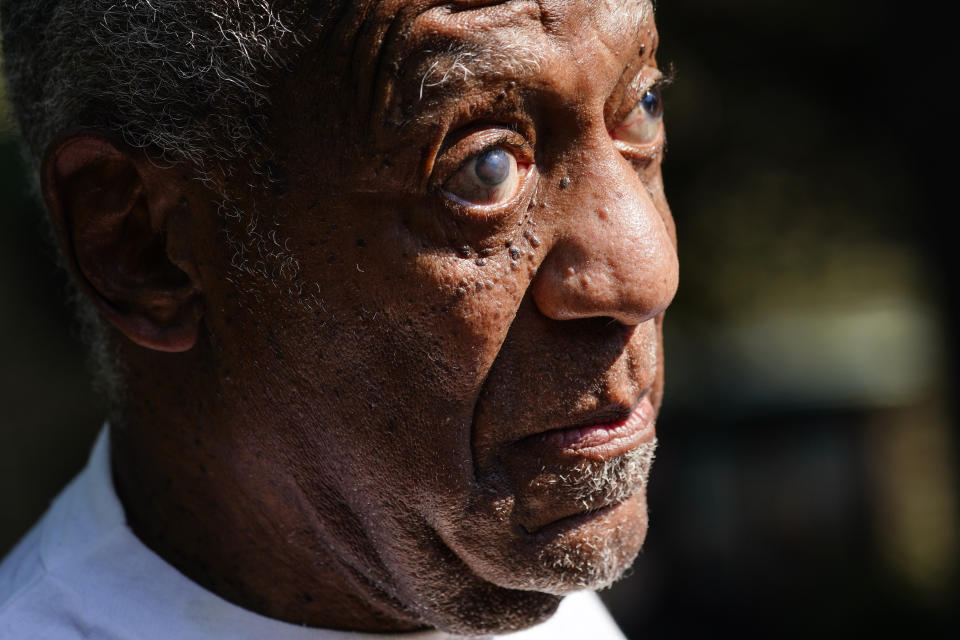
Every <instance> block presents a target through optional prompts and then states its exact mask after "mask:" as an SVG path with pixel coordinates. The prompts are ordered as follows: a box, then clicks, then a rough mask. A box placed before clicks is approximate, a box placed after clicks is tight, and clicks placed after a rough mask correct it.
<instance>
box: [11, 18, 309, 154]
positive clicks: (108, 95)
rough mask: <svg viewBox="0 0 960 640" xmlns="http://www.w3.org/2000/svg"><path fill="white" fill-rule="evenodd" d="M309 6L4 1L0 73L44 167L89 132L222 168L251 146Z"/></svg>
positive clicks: (28, 145)
mask: <svg viewBox="0 0 960 640" xmlns="http://www.w3.org/2000/svg"><path fill="white" fill-rule="evenodd" d="M304 4H305V3H304V2H299V1H294V2H278V1H276V0H203V1H202V2H198V1H197V0H0V20H2V31H3V50H4V67H5V72H6V77H7V83H8V88H9V92H10V97H11V101H12V103H13V107H14V112H15V114H16V118H17V122H18V124H19V128H20V132H21V135H22V138H23V142H24V146H25V151H26V155H27V157H28V159H29V160H30V161H31V163H32V165H33V168H34V169H36V168H37V167H39V164H40V162H41V160H42V158H43V154H44V153H45V151H46V149H47V147H48V146H49V145H50V144H51V143H52V142H53V141H54V140H56V138H57V137H58V136H60V135H63V134H64V133H65V132H68V131H71V130H77V129H95V130H98V131H103V132H106V133H112V134H115V135H117V136H119V137H120V138H121V139H122V140H123V141H124V142H126V143H127V144H129V145H131V146H132V147H135V148H143V149H149V150H150V151H151V152H152V153H155V154H157V155H158V157H159V158H162V159H167V160H171V161H178V160H186V161H189V162H191V163H193V164H195V165H197V166H199V167H207V166H210V165H211V163H217V164H220V165H221V166H226V165H227V164H228V163H229V162H230V161H231V160H234V159H236V158H238V157H242V156H243V155H244V154H245V153H246V152H247V151H248V150H249V148H250V146H251V145H253V144H255V143H256V142H257V139H258V136H257V132H258V129H259V128H260V127H261V126H262V124H263V121H262V119H263V115H262V114H263V108H264V106H265V105H266V103H267V101H268V95H267V86H266V83H265V77H266V73H267V72H268V71H269V70H270V69H271V68H276V67H277V66H278V65H279V64H280V62H281V61H280V58H279V52H280V51H282V50H284V49H285V48H287V47H288V45H289V43H290V42H295V41H296V40H297V36H296V34H295V33H294V32H293V31H292V30H291V28H290V26H288V25H289V24H292V23H293V22H295V21H296V20H297V19H298V12H301V13H302V11H303V5H304Z"/></svg>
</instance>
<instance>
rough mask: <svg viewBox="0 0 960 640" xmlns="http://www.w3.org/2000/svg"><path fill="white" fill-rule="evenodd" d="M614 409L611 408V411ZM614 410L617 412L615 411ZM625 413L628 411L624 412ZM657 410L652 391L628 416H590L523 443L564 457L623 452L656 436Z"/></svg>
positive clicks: (603, 456)
mask: <svg viewBox="0 0 960 640" xmlns="http://www.w3.org/2000/svg"><path fill="white" fill-rule="evenodd" d="M609 413H611V412H608V415H609ZM612 413H616V412H615V411H614V412H612ZM622 413H625V412H621V415H622ZM655 419H656V411H655V410H654V408H653V403H652V402H651V400H650V394H649V392H646V393H644V394H643V396H642V397H641V398H640V401H639V402H638V403H637V404H636V406H634V408H633V409H632V410H630V411H629V412H628V413H627V415H625V416H622V417H621V416H617V415H614V416H613V419H610V418H609V417H604V418H600V419H596V418H593V419H588V420H586V421H584V423H581V424H580V425H575V426H570V427H561V428H559V429H550V430H548V431H544V432H541V433H537V434H534V435H532V436H528V437H527V438H524V439H523V440H522V441H521V443H522V444H523V445H525V446H527V447H530V448H532V449H536V450H538V451H539V452H541V453H542V454H545V455H548V456H551V457H554V456H555V457H558V458H560V459H568V460H569V459H571V458H588V459H592V460H597V461H604V460H610V459H612V458H616V457H617V456H621V455H623V454H625V453H627V452H628V451H630V450H632V449H635V448H636V447H638V446H639V445H641V444H643V443H645V442H649V441H651V440H652V439H653V438H654V437H655V436H656V430H655V427H654V421H655Z"/></svg>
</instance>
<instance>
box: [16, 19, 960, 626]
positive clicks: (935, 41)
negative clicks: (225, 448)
mask: <svg viewBox="0 0 960 640" xmlns="http://www.w3.org/2000/svg"><path fill="white" fill-rule="evenodd" d="M822 7H827V8H822ZM937 22H938V20H937V19H936V18H932V17H931V16H929V15H926V14H920V15H911V14H908V13H907V12H906V10H905V9H904V5H903V4H902V3H893V2H889V3H882V2H880V3H878V2H872V3H862V2H855V1H854V0H837V1H835V2H832V3H829V4H828V5H816V6H811V5H810V3H789V2H783V1H780V2H770V1H768V0H767V1H765V0H739V1H737V2H733V1H732V0H711V1H703V0H701V1H699V2H697V1H694V0H670V1H668V2H662V3H660V4H659V6H658V23H659V27H660V33H661V38H662V46H661V53H660V56H659V59H660V62H661V66H670V65H673V66H674V67H675V72H676V80H675V83H674V84H673V86H671V87H670V88H669V89H668V91H667V93H666V97H665V100H666V104H667V119H668V131H669V140H670V142H669V150H668V154H667V160H666V163H665V166H664V172H665V180H666V184H667V193H668V195H669V197H670V201H671V204H672V207H673V211H674V214H675V217H676V219H677V225H678V228H679V235H680V248H681V287H680V293H679V295H678V297H677V299H676V302H675V303H674V305H673V306H672V307H671V309H670V311H669V313H668V320H667V324H666V342H667V344H666V349H667V363H668V367H667V397H666V402H665V405H664V410H663V413H662V416H661V419H660V421H659V423H658V433H659V437H660V442H661V448H660V451H659V454H658V462H657V465H656V467H655V469H656V470H655V473H654V475H653V480H652V483H651V487H650V511H651V529H650V534H649V537H648V542H647V545H646V548H645V551H644V552H643V554H642V555H641V557H640V558H639V559H638V561H637V563H636V564H635V567H634V570H633V572H632V574H631V575H630V576H629V577H628V578H627V579H625V580H623V581H622V582H620V583H618V584H617V585H616V586H615V587H614V588H613V589H611V590H609V591H608V592H605V595H604V597H605V599H606V600H607V602H608V604H609V606H610V607H611V609H612V610H613V612H614V614H615V616H616V617H617V619H618V621H619V622H620V624H621V626H622V627H623V629H624V630H625V632H626V633H627V634H628V637H630V638H687V637H703V636H704V635H706V636H708V637H726V636H728V635H729V636H732V635H737V636H738V637H777V638H793V637H804V638H806V637H810V636H811V635H816V636H817V637H838V636H840V635H844V636H847V635H850V634H855V635H856V636H857V637H862V636H866V635H867V634H870V635H875V636H879V637H885V636H893V635H897V636H909V637H917V638H927V637H929V638H939V637H954V638H955V637H960V635H958V633H960V623H958V610H960V581H958V574H960V432H958V429H957V404H956V400H955V398H954V397H953V395H954V393H953V390H954V388H955V386H956V372H957V362H958V359H957V341H956V339H955V336H954V331H953V328H954V327H956V326H958V325H957V322H958V314H957V306H956V304H957V300H956V292H955V291H954V290H953V289H952V288H951V286H950V285H951V282H950V280H951V278H950V277H949V274H952V273H954V272H955V271H956V267H957V265H956V254H957V253H958V251H957V249H956V248H955V247H954V246H953V241H952V239H951V235H950V233H948V226H947V221H946V220H945V217H946V216H945V215H944V214H946V213H949V212H951V211H953V212H956V211H957V206H956V204H955V203H954V202H952V201H951V200H950V199H949V198H948V195H949V194H947V193H946V191H947V188H946V186H942V185H950V184H951V183H952V182H953V180H954V178H953V176H952V175H950V174H948V171H950V172H952V168H953V167H952V165H955V164H956V163H955V162H950V161H947V160H945V158H949V157H951V155H952V154H950V152H949V149H950V147H949V146H948V144H952V143H948V142H947V135H946V134H947V129H948V127H947V123H948V122H949V120H948V119H947V116H946V111H947V109H948V108H949V102H948V101H947V99H946V97H945V96H943V95H941V91H940V90H939V86H941V85H942V84H944V82H945V80H944V78H945V77H949V76H948V74H945V73H939V72H938V69H937V66H938V64H937V61H938V60H941V59H945V58H943V55H944V53H945V50H946V48H947V47H946V45H945V44H944V45H941V44H940V43H948V42H949V41H950V34H948V33H947V32H946V26H945V24H944V25H943V26H940V25H938V24H936V23H937ZM939 22H944V21H942V20H940V21H939ZM12 136H13V131H12V129H11V126H10V122H9V114H8V112H7V111H6V108H5V105H4V104H3V101H2V93H0V487H2V490H0V555H2V554H3V553H5V552H6V550H8V549H9V548H10V547H11V546H12V545H13V544H14V543H15V541H16V540H17V539H18V538H19V537H20V536H21V535H22V534H23V533H24V532H25V531H26V529H27V528H28V527H29V526H30V524H31V523H32V522H33V521H34V520H36V518H37V517H39V515H40V514H41V513H42V511H43V510H44V509H45V508H46V506H47V504H48V503H49V500H50V499H51V498H52V497H53V496H54V495H55V494H56V492H57V491H58V490H59V488H60V487H61V486H62V485H63V484H64V483H65V482H66V481H67V480H68V479H69V478H70V477H71V476H72V475H73V474H74V473H75V472H76V471H77V470H78V469H79V468H80V467H81V465H82V464H83V462H84V460H85V458H86V455H87V452H88V448H89V445H90V443H91V442H92V439H93V436H94V434H95V432H96V431H97V430H98V428H99V426H100V424H101V421H102V416H103V412H104V410H103V406H102V402H101V401H100V400H99V399H98V398H97V396H96V395H95V394H94V393H93V392H92V391H91V389H90V388H89V384H88V376H87V374H86V370H85V364H84V352H83V348H82V347H81V346H80V344H79V342H78V340H77V338H76V332H75V330H74V329H73V326H74V325H73V324H72V321H71V318H70V313H69V310H68V309H66V308H65V306H64V304H63V302H62V299H63V292H64V290H65V283H64V278H63V277H62V276H61V275H60V274H59V273H58V272H57V270H56V268H55V267H54V266H53V258H52V250H51V249H50V248H49V247H48V245H47V243H46V242H45V241H44V239H43V234H42V226H41V224H40V222H39V219H40V215H41V214H40V211H39V209H38V206H37V205H36V204H35V203H34V201H33V200H32V198H31V195H30V193H29V189H28V187H27V186H26V185H27V181H26V179H25V177H24V171H23V168H22V166H21V164H20V161H19V156H18V152H17V148H16V144H15V141H14V139H13V137H12ZM941 212H942V213H941Z"/></svg>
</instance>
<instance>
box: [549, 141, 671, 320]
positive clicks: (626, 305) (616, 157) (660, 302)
mask: <svg viewBox="0 0 960 640" xmlns="http://www.w3.org/2000/svg"><path fill="white" fill-rule="evenodd" d="M578 165H579V166H582V167H585V168H584V169H583V170H581V171H579V172H578V173H579V174H580V175H578V176H576V177H574V178H573V180H572V181H571V182H570V184H569V186H568V187H567V188H566V189H565V190H562V191H558V193H557V201H556V202H557V205H558V206H557V208H558V213H557V215H558V216H559V219H560V220H561V221H562V223H561V227H560V228H559V229H558V232H557V235H556V236H555V238H556V239H555V242H554V244H553V245H552V247H551V248H550V251H549V253H548V254H547V256H546V257H545V258H544V261H543V262H542V264H541V265H540V269H539V270H538V272H537V276H536V278H535V279H534V282H533V285H532V286H533V289H532V294H533V298H534V301H535V302H536V305H537V307H538V308H539V310H540V312H541V313H543V314H544V315H546V316H547V317H549V318H553V319H555V320H573V319H578V318H590V317H602V316H608V317H611V318H614V319H616V320H618V321H620V322H621V323H623V324H625V325H637V324H640V323H642V322H644V321H646V320H648V319H650V318H653V317H655V316H657V315H658V314H660V313H661V312H662V311H663V310H664V309H666V308H667V306H668V305H669V304H670V302H671V301H672V300H673V297H674V295H675V294H676V291H677V284H678V282H679V263H678V260H677V252H676V248H675V245H674V242H673V238H672V237H671V231H670V230H669V229H670V228H672V221H671V220H670V218H669V216H670V213H669V210H668V209H667V207H666V203H665V201H662V209H663V214H662V215H661V212H660V211H658V210H657V206H656V205H655V203H654V198H653V196H652V195H651V192H649V191H648V190H647V188H646V187H645V186H644V184H643V182H642V180H641V179H640V176H639V175H638V174H637V172H636V171H635V170H634V168H633V166H632V165H631V164H630V163H629V162H627V161H626V160H625V159H624V158H623V157H622V156H621V155H620V154H619V152H618V151H617V150H616V149H615V148H614V147H613V145H612V144H608V145H603V147H602V148H601V149H596V150H595V151H594V153H592V154H590V158H589V159H587V158H586V156H584V157H583V162H582V163H578ZM656 179H657V180H658V184H659V172H658V173H657V176H656Z"/></svg>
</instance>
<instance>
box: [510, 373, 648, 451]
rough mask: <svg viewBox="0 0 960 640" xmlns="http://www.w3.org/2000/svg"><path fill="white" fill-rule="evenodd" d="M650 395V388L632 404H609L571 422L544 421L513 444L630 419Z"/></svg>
mask: <svg viewBox="0 0 960 640" xmlns="http://www.w3.org/2000/svg"><path fill="white" fill-rule="evenodd" d="M649 393H650V388H649V387H648V388H646V389H644V390H643V391H642V392H641V393H640V395H639V396H637V398H636V399H635V400H634V401H633V402H632V404H629V405H628V404H625V403H623V402H610V403H607V404H605V405H603V406H601V407H598V408H596V409H593V410H592V411H587V412H584V413H581V414H577V415H576V416H575V417H574V419H573V420H571V416H570V415H569V414H568V415H564V416H561V417H558V418H557V419H555V420H551V421H546V422H543V423H540V424H539V425H537V427H538V428H537V429H536V431H533V432H531V433H526V434H523V435H521V436H519V437H517V438H516V439H515V440H514V443H520V442H523V441H526V440H530V439H532V438H536V437H539V436H544V435H546V434H548V433H551V432H553V431H565V430H567V429H582V428H584V427H592V426H596V425H602V424H609V423H613V422H621V421H623V420H626V419H627V418H629V417H630V415H631V414H632V413H633V412H634V410H636V408H637V407H638V406H639V405H640V403H641V402H643V399H644V398H645V397H647V395H648V394H649Z"/></svg>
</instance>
